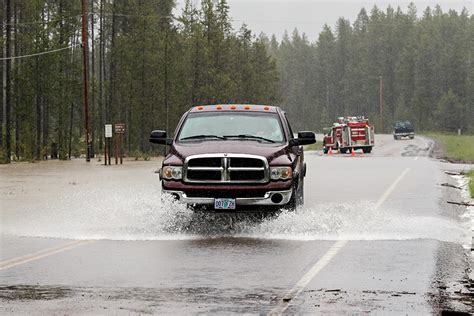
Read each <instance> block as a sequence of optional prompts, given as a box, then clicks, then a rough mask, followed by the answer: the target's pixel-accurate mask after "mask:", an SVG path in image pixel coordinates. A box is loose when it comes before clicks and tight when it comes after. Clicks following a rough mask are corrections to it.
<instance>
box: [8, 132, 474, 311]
mask: <svg viewBox="0 0 474 316" xmlns="http://www.w3.org/2000/svg"><path fill="white" fill-rule="evenodd" d="M319 139H320V138H319ZM430 147H431V142H430V141H429V140H427V139H423V138H421V137H420V138H419V137H417V138H415V139H414V140H406V141H394V140H393V138H391V136H390V135H378V136H377V147H376V148H375V149H374V151H373V153H372V154H369V155H362V154H357V155H356V156H355V157H351V156H350V155H337V154H334V155H332V156H322V155H321V153H320V152H307V153H306V157H305V159H306V161H307V164H308V175H307V178H306V183H305V198H306V202H305V206H304V207H303V208H302V209H300V210H298V211H297V212H283V213H281V214H280V215H278V216H275V217H266V218H262V217H258V216H248V215H241V214H239V215H229V214H199V213H194V212H192V211H190V210H188V209H186V208H185V207H183V206H182V205H179V204H176V203H174V202H171V201H163V202H162V201H161V199H160V186H159V182H158V176H157V174H155V173H154V171H155V170H156V169H157V167H158V165H159V162H158V161H152V162H125V165H123V166H111V167H104V166H101V165H100V164H101V163H100V162H96V161H95V162H92V163H91V164H90V165H86V163H85V162H83V161H71V162H56V161H53V162H44V163H35V164H15V165H12V166H0V172H1V178H2V181H1V184H0V199H1V200H0V201H1V206H2V209H1V220H2V224H1V230H2V240H1V262H0V275H1V282H0V300H1V304H0V312H2V314H3V313H21V314H45V313H46V314H51V313H55V314H63V313H67V314H90V313H105V314H127V315H128V314H134V313H141V314H147V313H152V314H153V313H155V314H195V313H206V314H207V313H215V314H234V313H248V314H318V313H330V314H331V313H332V314H343V313H349V314H354V313H370V312H375V313H378V314H384V315H385V314H394V315H399V314H401V313H403V314H405V313H408V314H433V313H434V314H436V313H439V312H441V311H442V310H450V311H462V312H468V311H471V310H472V309H471V308H472V305H471V304H472V302H471V300H472V294H471V296H469V294H468V293H467V292H466V290H467V289H468V285H467V284H466V283H465V282H466V277H467V271H466V269H467V268H468V261H469V253H468V250H467V248H470V245H471V238H472V231H471V227H472V223H471V222H469V221H468V220H467V219H465V218H463V217H462V213H463V209H462V208H461V207H455V206H449V207H448V205H447V204H446V202H445V201H446V196H447V195H449V194H453V193H452V192H451V191H449V190H450V189H449V188H446V187H441V186H440V185H439V184H440V183H443V182H447V181H451V180H450V179H449V177H448V176H447V175H445V174H444V173H443V170H445V169H447V168H452V167H451V166H450V165H447V164H442V163H439V162H437V161H435V160H432V159H430V158H428V157H427V156H428V153H429V151H430ZM469 298H471V299H469Z"/></svg>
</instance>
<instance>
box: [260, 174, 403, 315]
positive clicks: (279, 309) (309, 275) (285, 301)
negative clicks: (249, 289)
mask: <svg viewBox="0 0 474 316" xmlns="http://www.w3.org/2000/svg"><path fill="white" fill-rule="evenodd" d="M408 171H410V168H406V169H405V170H403V172H402V173H401V174H400V175H399V176H398V177H397V178H396V179H395V181H393V183H392V184H391V185H390V186H389V187H388V188H387V190H386V191H385V192H384V193H383V194H382V195H381V196H380V198H379V199H378V201H377V203H376V204H375V207H374V208H375V209H376V210H377V209H378V208H379V207H380V206H381V205H382V204H383V203H384V202H385V201H386V200H387V198H388V197H389V195H390V194H391V193H392V192H393V190H395V187H396V186H397V184H398V183H399V182H400V181H401V180H402V179H403V177H404V176H405V175H406V174H407V172H408ZM347 242H348V241H347V240H339V241H336V242H335V243H334V244H333V245H332V246H331V248H329V250H328V251H326V253H325V254H324V255H323V256H322V257H321V258H320V259H319V260H318V261H317V262H316V263H315V264H314V265H313V266H312V267H311V269H309V270H308V272H306V273H305V274H304V275H303V277H302V278H301V279H300V280H299V281H298V282H297V283H296V284H295V286H294V287H293V288H292V289H291V290H290V291H288V293H287V294H286V295H285V296H284V297H283V298H282V301H281V303H280V304H279V305H278V306H276V307H275V308H274V309H272V310H271V311H270V312H269V313H268V315H282V314H283V313H284V312H285V311H286V310H287V309H288V307H290V304H291V301H292V300H294V299H295V298H296V297H297V296H298V295H299V294H300V293H301V292H302V291H303V290H304V289H305V287H306V286H307V285H308V284H309V282H311V280H312V279H313V278H314V277H315V276H316V275H317V274H318V273H319V272H320V271H321V270H322V269H323V268H324V267H325V266H326V265H327V264H328V263H329V262H330V261H331V260H332V259H333V258H334V257H335V256H336V255H337V254H338V252H339V251H340V250H341V249H342V248H344V246H345V245H346V244H347Z"/></svg>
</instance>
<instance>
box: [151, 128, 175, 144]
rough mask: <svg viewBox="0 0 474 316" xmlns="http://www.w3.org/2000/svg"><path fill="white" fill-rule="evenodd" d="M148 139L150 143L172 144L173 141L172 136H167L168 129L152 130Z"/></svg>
mask: <svg viewBox="0 0 474 316" xmlns="http://www.w3.org/2000/svg"><path fill="white" fill-rule="evenodd" d="M148 140H149V141H150V143H153V144H161V145H171V144H172V143H173V140H172V139H171V138H167V135H166V131H160V130H156V131H152V132H151V134H150V138H149V139H148Z"/></svg>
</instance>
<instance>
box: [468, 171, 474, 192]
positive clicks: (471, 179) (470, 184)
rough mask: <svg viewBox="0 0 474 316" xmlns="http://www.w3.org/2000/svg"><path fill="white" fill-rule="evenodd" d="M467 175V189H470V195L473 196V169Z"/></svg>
mask: <svg viewBox="0 0 474 316" xmlns="http://www.w3.org/2000/svg"><path fill="white" fill-rule="evenodd" d="M467 176H469V179H470V181H469V190H471V197H472V198H474V169H473V170H471V171H469V172H468V173H467Z"/></svg>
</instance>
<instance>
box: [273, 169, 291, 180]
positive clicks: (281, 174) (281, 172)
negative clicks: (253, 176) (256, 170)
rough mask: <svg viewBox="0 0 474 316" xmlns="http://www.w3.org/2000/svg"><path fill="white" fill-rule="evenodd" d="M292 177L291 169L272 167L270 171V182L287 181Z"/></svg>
mask: <svg viewBox="0 0 474 316" xmlns="http://www.w3.org/2000/svg"><path fill="white" fill-rule="evenodd" d="M292 177H293V170H292V169H291V167H272V168H271V169H270V178H271V179H272V180H288V179H291V178H292Z"/></svg>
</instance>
